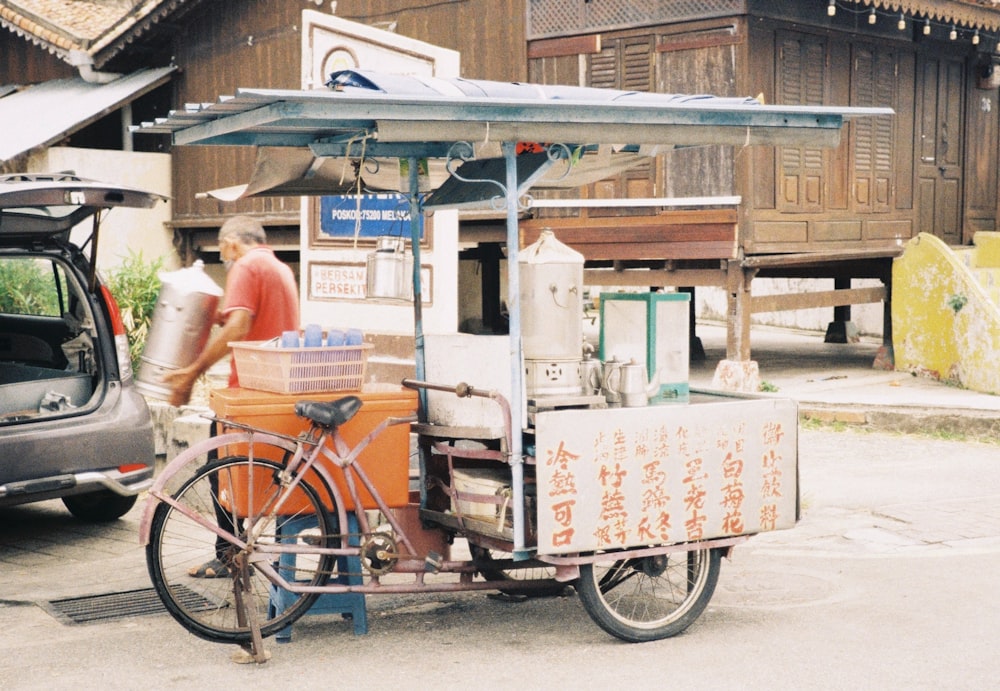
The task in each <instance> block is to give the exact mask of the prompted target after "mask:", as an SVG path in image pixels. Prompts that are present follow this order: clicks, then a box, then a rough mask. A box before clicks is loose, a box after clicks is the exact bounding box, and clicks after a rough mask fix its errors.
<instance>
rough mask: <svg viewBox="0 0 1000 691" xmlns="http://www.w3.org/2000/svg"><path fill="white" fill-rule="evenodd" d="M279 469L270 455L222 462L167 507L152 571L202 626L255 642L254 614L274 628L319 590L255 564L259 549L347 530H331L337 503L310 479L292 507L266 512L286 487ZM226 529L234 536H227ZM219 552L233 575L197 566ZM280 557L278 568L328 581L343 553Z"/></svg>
mask: <svg viewBox="0 0 1000 691" xmlns="http://www.w3.org/2000/svg"><path fill="white" fill-rule="evenodd" d="M279 469H280V466H279V465H278V464H277V463H274V462H272V461H265V460H262V459H260V458H255V459H253V460H252V461H251V460H250V459H247V458H241V457H231V458H225V459H223V460H220V461H215V462H212V463H210V464H208V465H206V466H205V467H204V468H202V469H201V470H199V471H198V472H197V473H196V474H195V475H194V476H193V477H192V478H191V479H190V480H188V481H187V482H186V483H185V484H184V485H183V486H182V487H181V488H180V489H179V490H178V491H177V492H175V493H174V494H173V496H172V498H171V499H170V500H169V501H168V502H165V503H162V504H160V505H159V506H158V507H157V509H156V512H155V514H154V517H153V524H152V530H151V538H150V543H149V545H148V547H147V564H148V567H149V572H150V577H151V578H152V581H153V585H154V587H155V588H156V590H157V593H158V594H159V596H160V598H161V599H162V600H163V602H164V604H165V605H166V607H167V610H168V611H169V612H170V613H171V615H172V616H173V617H174V618H175V619H176V620H177V621H179V622H180V623H181V624H182V625H184V626H185V628H187V629H188V630H189V631H191V632H192V633H195V634H197V635H199V636H201V637H203V638H207V639H209V640H213V641H221V642H231V643H245V642H246V641H248V640H249V639H250V637H251V630H250V626H249V622H248V619H247V618H248V617H251V618H255V619H256V620H257V621H258V622H259V623H260V629H261V633H262V634H263V635H264V636H269V635H272V634H274V633H276V632H277V631H279V630H281V629H282V628H284V627H285V626H288V625H289V624H291V623H292V622H294V621H295V619H297V618H298V617H299V616H301V615H302V614H303V613H304V612H305V611H306V610H308V608H309V606H311V604H312V602H313V601H314V600H315V598H316V597H317V595H316V594H312V595H305V596H302V597H296V596H295V595H292V594H291V593H288V592H286V591H284V590H280V589H278V588H276V587H275V586H273V585H272V584H271V583H270V582H269V581H268V580H267V578H265V577H264V575H263V574H262V573H261V572H260V571H259V570H258V569H257V568H255V567H253V565H252V560H251V555H252V554H253V552H254V551H255V550H256V549H258V548H259V547H261V546H267V547H269V548H270V547H272V546H274V545H275V544H276V543H279V542H289V543H295V542H308V543H309V544H312V545H316V546H319V547H335V546H337V545H338V544H339V537H338V536H334V535H331V534H330V532H331V531H330V530H329V525H330V519H329V514H328V512H327V508H326V507H325V506H324V505H323V503H322V502H321V501H320V500H319V494H318V493H317V492H316V490H315V489H313V487H312V486H310V485H309V484H305V483H303V484H302V485H300V486H298V487H296V488H295V489H294V490H293V491H292V493H291V495H290V496H289V497H288V499H287V501H286V502H285V503H284V505H283V506H284V507H286V508H287V509H288V513H287V515H269V514H268V513H261V509H262V507H267V506H274V505H275V500H276V498H277V497H278V496H279V495H280V494H281V493H282V492H283V489H282V487H281V486H280V485H279V484H278V483H277V480H276V478H277V477H278V474H277V471H278V470H279ZM227 518H228V519H229V520H228V521H227V520H226V519H227ZM219 532H222V533H223V534H224V535H225V539H219V537H218V533H219ZM213 556H215V557H216V558H217V559H218V560H219V562H221V564H222V566H223V567H225V568H228V569H229V576H228V577H223V578H194V577H192V576H191V575H189V570H191V569H193V568H194V569H197V568H198V567H199V566H200V565H203V564H205V562H207V561H209V560H210V559H212V557H213ZM276 558H277V559H278V561H277V563H276V564H275V568H277V569H278V570H279V573H281V574H282V576H283V577H284V578H286V579H287V580H290V581H291V580H297V581H305V582H307V583H309V584H311V585H319V584H322V583H325V582H326V580H327V579H328V578H329V575H330V572H331V571H332V570H333V565H334V562H335V558H334V557H333V556H332V555H322V556H315V555H312V556H310V555H301V554H290V553H286V554H281V555H280V557H276ZM241 565H242V566H241Z"/></svg>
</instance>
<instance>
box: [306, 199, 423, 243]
mask: <svg viewBox="0 0 1000 691" xmlns="http://www.w3.org/2000/svg"><path fill="white" fill-rule="evenodd" d="M319 211H320V221H319V236H320V238H325V239H337V240H343V239H351V238H354V237H355V236H357V237H359V238H377V237H379V236H380V235H392V236H394V237H399V236H402V237H405V238H409V237H410V202H409V200H408V199H407V197H406V196H405V195H402V194H362V195H338V196H327V197H320V200H319ZM423 235H424V219H423V217H422V216H421V217H420V237H421V238H422V237H423Z"/></svg>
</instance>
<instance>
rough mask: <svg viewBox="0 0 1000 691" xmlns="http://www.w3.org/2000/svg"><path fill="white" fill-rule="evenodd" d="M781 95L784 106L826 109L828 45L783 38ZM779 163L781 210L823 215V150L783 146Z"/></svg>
mask: <svg viewBox="0 0 1000 691" xmlns="http://www.w3.org/2000/svg"><path fill="white" fill-rule="evenodd" d="M777 52H778V64H777V71H778V75H777V76H778V79H777V82H778V83H777V86H778V89H777V91H778V93H777V102H778V103H781V104H782V105H823V103H824V94H825V83H826V82H825V72H826V62H827V55H826V43H825V41H824V40H823V39H821V38H817V37H814V36H801V35H779V37H778V51H777ZM777 163H778V176H777V178H778V180H779V194H778V208H779V209H780V210H782V211H820V210H822V208H823V183H824V180H823V173H824V168H823V150H822V149H817V148H811V147H793V146H783V147H781V148H780V152H779V155H778V158H777Z"/></svg>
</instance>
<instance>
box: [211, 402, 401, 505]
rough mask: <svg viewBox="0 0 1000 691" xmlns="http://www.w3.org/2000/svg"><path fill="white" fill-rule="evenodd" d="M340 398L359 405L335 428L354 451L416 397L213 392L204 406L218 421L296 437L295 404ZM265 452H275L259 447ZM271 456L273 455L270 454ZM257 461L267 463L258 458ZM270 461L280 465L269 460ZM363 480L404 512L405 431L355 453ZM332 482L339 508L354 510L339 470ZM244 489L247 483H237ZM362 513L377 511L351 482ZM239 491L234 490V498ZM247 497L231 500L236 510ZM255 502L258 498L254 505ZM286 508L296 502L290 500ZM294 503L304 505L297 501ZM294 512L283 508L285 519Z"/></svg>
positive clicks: (395, 429) (301, 426) (303, 424)
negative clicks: (340, 503) (356, 399)
mask: <svg viewBox="0 0 1000 691" xmlns="http://www.w3.org/2000/svg"><path fill="white" fill-rule="evenodd" d="M344 396H358V397H359V398H360V399H361V400H362V401H363V402H364V403H363V405H362V406H361V410H359V411H358V412H357V414H356V415H355V416H354V417H353V418H351V421H350V422H348V423H347V424H346V425H344V426H342V427H341V428H340V433H341V435H343V437H344V439H345V440H346V441H347V443H348V444H349V445H350V446H352V447H353V446H354V445H355V444H357V443H358V442H359V441H361V439H363V438H364V437H365V436H366V435H367V434H368V433H369V432H371V431H372V430H373V429H375V427H376V426H377V425H378V424H379V423H380V422H382V421H383V420H384V419H386V418H388V417H407V416H410V415H414V414H415V413H416V410H417V392H416V391H414V390H412V389H404V388H402V387H401V388H400V389H399V390H397V391H379V392H372V393H363V392H352V391H334V392H329V393H312V394H306V395H303V394H278V393H268V392H266V391H257V390H255V389H213V390H212V392H211V397H210V400H209V405H210V406H211V408H212V412H214V413H215V414H216V416H218V417H220V418H224V419H227V420H232V421H233V422H240V423H243V424H246V425H253V426H254V427H259V428H262V429H265V430H268V431H272V432H278V433H280V434H286V435H290V436H293V437H294V436H298V435H299V434H300V433H301V432H303V431H305V430H306V429H308V426H309V422H308V421H307V420H305V419H304V418H300V417H299V416H297V415H296V414H295V404H296V403H297V402H298V401H303V400H309V401H333V400H336V399H338V398H343V397H344ZM265 450H267V451H272V452H273V451H276V450H275V449H273V448H267V447H265ZM228 453H233V454H245V453H246V449H245V448H244V449H239V450H237V449H230V450H229V451H228ZM274 455H277V454H274ZM261 457H264V458H270V454H267V453H262V454H261ZM272 460H281V459H280V458H273V459H272ZM356 462H357V463H359V464H360V466H361V468H362V469H363V470H364V472H365V475H367V476H368V478H369V479H370V480H371V481H372V483H373V484H374V485H375V487H376V488H377V489H378V492H379V494H380V495H381V496H382V500H383V501H384V502H385V503H386V504H387V505H388V506H390V507H393V508H396V507H404V506H406V505H407V504H408V503H409V483H410V426H409V425H406V424H401V425H391V426H389V427H386V428H385V429H384V430H383V431H382V433H381V434H380V435H379V436H378V437H376V438H375V439H374V440H372V442H371V443H370V444H369V445H368V446H367V447H366V448H365V450H364V451H362V452H361V455H360V456H359V457H358V460H357V461H356ZM330 474H331V475H332V476H333V478H334V480H336V483H337V487H338V488H339V490H340V494H341V497H342V498H343V500H344V504H345V508H347V509H348V510H351V509H353V508H354V502H353V501H352V500H351V497H350V494H348V491H347V486H346V484H345V483H344V481H343V477H342V474H341V472H340V470H339V469H336V468H335V469H333V470H331V472H330ZM240 484H242V485H244V486H245V485H246V484H248V483H246V482H243V483H240ZM355 485H356V486H357V488H358V492H359V494H360V497H361V503H362V506H363V508H365V509H376V508H378V507H377V506H376V504H375V500H374V499H373V498H372V496H371V494H369V492H368V491H367V490H365V489H364V488H363V487H361V486H360V483H358V482H355ZM238 491H239V488H238V487H237V492H238ZM246 499H247V497H246V496H244V497H242V498H241V497H239V496H237V497H236V501H237V504H238V505H240V506H245V502H246ZM260 499H261V498H258V501H260ZM288 501H289V502H292V503H298V502H296V498H295V496H294V495H293V496H292V497H290V498H289V500H288ZM300 501H304V499H303V500H300ZM297 509H301V506H299V507H289V513H291V512H292V511H294V510H297Z"/></svg>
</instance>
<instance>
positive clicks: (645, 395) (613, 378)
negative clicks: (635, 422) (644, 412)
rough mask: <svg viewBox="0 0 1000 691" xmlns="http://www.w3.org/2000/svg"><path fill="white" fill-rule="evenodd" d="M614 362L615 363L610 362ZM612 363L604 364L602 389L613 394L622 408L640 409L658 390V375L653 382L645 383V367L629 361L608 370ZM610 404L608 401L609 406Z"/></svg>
mask: <svg viewBox="0 0 1000 691" xmlns="http://www.w3.org/2000/svg"><path fill="white" fill-rule="evenodd" d="M615 362H617V361H612V363H615ZM612 363H605V375H604V389H605V391H606V392H609V393H610V394H613V395H614V396H615V397H616V398H617V399H618V400H619V402H620V404H621V405H622V406H623V407H625V408H641V407H643V406H645V405H647V404H648V403H649V399H650V398H652V397H653V396H655V395H656V394H657V392H658V391H659V390H660V382H659V373H657V375H656V376H654V377H653V381H651V382H648V381H646V366H645V365H642V364H640V363H637V362H636V361H635V360H630V361H629V362H628V363H625V364H621V363H618V366H617V367H614V368H610V369H609V368H608V365H610V364H612ZM606 396H607V394H606ZM610 402H611V401H610V399H608V403H609V404H610Z"/></svg>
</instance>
